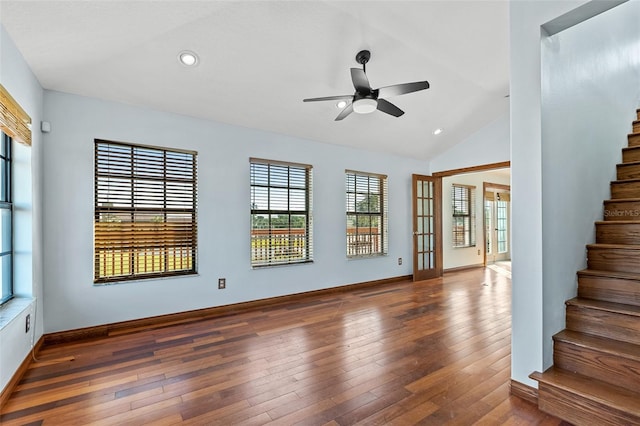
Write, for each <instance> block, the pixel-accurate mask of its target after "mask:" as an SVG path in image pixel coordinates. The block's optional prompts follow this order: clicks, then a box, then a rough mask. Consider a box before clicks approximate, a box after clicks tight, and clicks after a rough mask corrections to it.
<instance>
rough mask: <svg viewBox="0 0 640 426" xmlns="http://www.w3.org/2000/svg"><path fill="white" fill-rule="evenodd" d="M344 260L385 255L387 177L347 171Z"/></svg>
mask: <svg viewBox="0 0 640 426" xmlns="http://www.w3.org/2000/svg"><path fill="white" fill-rule="evenodd" d="M345 174H346V187H347V209H346V210H347V257H357V256H372V255H384V254H387V177H386V176H385V175H377V174H371V173H362V172H354V171H350V170H347V171H346V172H345Z"/></svg>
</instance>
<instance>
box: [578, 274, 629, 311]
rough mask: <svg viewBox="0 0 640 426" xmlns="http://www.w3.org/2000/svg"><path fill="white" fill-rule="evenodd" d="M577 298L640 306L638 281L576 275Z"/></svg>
mask: <svg viewBox="0 0 640 426" xmlns="http://www.w3.org/2000/svg"><path fill="white" fill-rule="evenodd" d="M578 297H582V298H585V299H593V300H601V301H603V302H613V303H624V304H627V305H634V306H640V281H634V280H623V279H620V278H610V277H594V276H587V275H578Z"/></svg>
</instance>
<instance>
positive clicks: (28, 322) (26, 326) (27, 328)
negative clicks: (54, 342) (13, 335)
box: [24, 314, 31, 333]
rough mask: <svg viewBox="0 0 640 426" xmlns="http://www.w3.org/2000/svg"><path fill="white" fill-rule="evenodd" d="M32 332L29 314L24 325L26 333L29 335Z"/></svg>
mask: <svg viewBox="0 0 640 426" xmlns="http://www.w3.org/2000/svg"><path fill="white" fill-rule="evenodd" d="M29 330H31V314H27V319H26V321H25V324H24V332H25V333H28V332H29Z"/></svg>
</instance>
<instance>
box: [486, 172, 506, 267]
mask: <svg viewBox="0 0 640 426" xmlns="http://www.w3.org/2000/svg"><path fill="white" fill-rule="evenodd" d="M487 189H499V190H502V191H508V192H509V194H511V185H504V184H501V183H492V182H482V239H483V242H484V244H483V247H484V249H483V250H482V251H483V254H484V256H483V258H484V266H485V267H486V266H487V213H486V211H485V210H486V209H485V205H486V204H487ZM509 250H511V246H510V245H509Z"/></svg>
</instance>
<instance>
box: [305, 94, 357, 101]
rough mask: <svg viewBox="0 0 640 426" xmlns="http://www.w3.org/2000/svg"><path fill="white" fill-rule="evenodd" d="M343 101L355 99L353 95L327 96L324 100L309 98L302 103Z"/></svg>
mask: <svg viewBox="0 0 640 426" xmlns="http://www.w3.org/2000/svg"><path fill="white" fill-rule="evenodd" d="M341 99H344V100H349V99H353V95H338V96H325V97H324V98H307V99H303V100H302V102H317V101H339V100H341Z"/></svg>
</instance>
